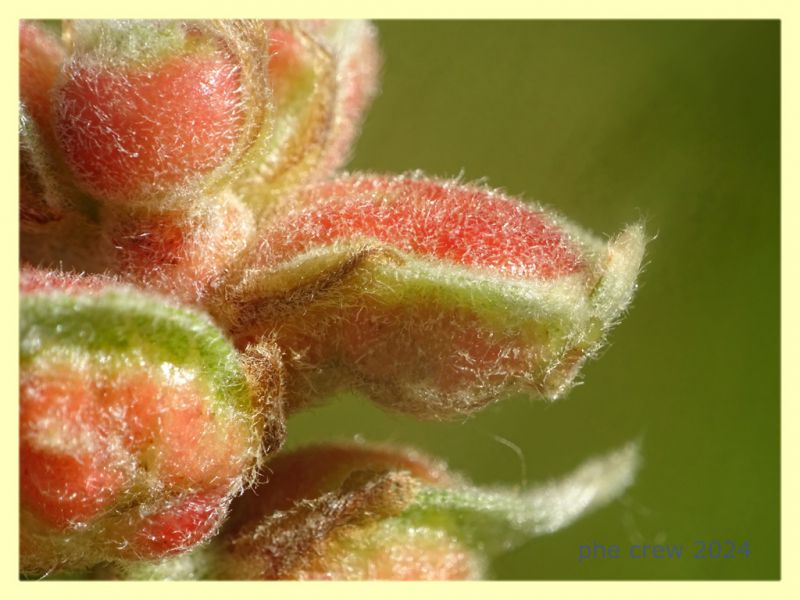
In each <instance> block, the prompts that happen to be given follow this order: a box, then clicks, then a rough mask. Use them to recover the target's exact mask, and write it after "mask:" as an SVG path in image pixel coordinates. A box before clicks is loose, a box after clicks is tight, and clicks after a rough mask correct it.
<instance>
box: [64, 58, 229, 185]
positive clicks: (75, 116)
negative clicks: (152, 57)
mask: <svg viewBox="0 0 800 600" xmlns="http://www.w3.org/2000/svg"><path fill="white" fill-rule="evenodd" d="M58 104H59V110H58V122H57V133H58V137H59V140H60V143H61V146H62V148H63V150H64V153H65V155H66V158H67V161H68V162H69V164H70V166H71V168H72V170H73V172H74V173H75V174H76V175H77V177H78V178H79V179H80V180H81V181H82V182H83V184H84V185H85V186H86V187H87V188H88V190H89V191H91V192H92V193H96V194H99V195H103V196H106V197H109V198H115V199H120V198H122V199H131V198H130V197H131V196H132V195H135V194H137V193H152V192H158V191H161V190H163V188H164V186H165V185H176V184H181V183H185V182H186V181H188V180H189V179H192V178H194V177H196V176H197V175H198V174H203V173H207V172H209V171H210V170H212V169H213V168H215V167H216V166H218V165H219V164H220V163H221V162H222V161H223V160H224V159H225V157H226V156H227V155H228V154H229V152H230V151H231V149H232V148H233V146H234V144H235V143H236V140H237V139H238V134H239V131H240V128H241V124H242V121H243V118H244V115H243V107H242V105H241V97H240V69H239V67H238V66H237V65H236V64H234V63H232V62H231V60H229V59H228V58H227V57H224V56H221V55H210V56H179V57H175V58H170V59H168V60H167V61H166V62H163V63H161V64H159V65H158V66H157V67H152V68H150V69H148V70H136V69H135V68H129V69H127V70H126V69H120V70H117V71H114V70H111V69H110V68H96V67H95V68H90V67H83V66H75V67H73V68H72V69H71V70H70V71H68V73H67V81H66V83H65V84H64V86H63V87H62V89H61V90H60V93H59V96H58Z"/></svg>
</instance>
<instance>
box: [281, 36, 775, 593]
mask: <svg viewBox="0 0 800 600" xmlns="http://www.w3.org/2000/svg"><path fill="white" fill-rule="evenodd" d="M378 26H379V30H380V36H381V45H382V48H383V51H384V57H385V63H384V73H383V80H382V81H383V84H382V92H381V94H380V96H379V97H378V98H377V100H376V101H375V103H374V106H373V108H372V110H371V112H370V114H369V117H368V119H367V121H366V123H365V126H364V129H363V134H362V137H361V140H360V142H359V144H358V146H357V148H356V152H355V155H354V159H353V161H352V162H351V163H350V168H351V169H353V170H356V169H358V170H371V171H380V172H400V171H406V170H411V169H422V170H424V171H425V172H426V173H428V174H431V175H437V176H455V175H458V174H459V173H463V176H464V178H465V179H466V180H470V181H474V180H476V179H479V178H485V179H486V181H487V182H488V183H489V184H490V185H492V186H494V187H502V188H503V189H505V190H506V191H507V192H509V193H511V194H514V195H520V196H522V197H524V198H526V199H530V200H536V201H539V202H541V203H544V204H548V205H551V206H553V207H555V208H557V209H558V210H559V211H561V212H562V213H563V214H565V215H567V216H568V217H570V218H572V219H573V220H575V221H577V222H578V223H581V224H583V225H584V226H586V227H588V228H590V229H593V230H594V231H596V232H600V233H604V234H607V235H611V234H613V233H614V232H616V231H617V230H619V229H620V228H621V227H622V226H623V224H625V223H628V222H630V221H633V220H637V219H642V218H643V219H645V220H646V222H647V227H648V232H649V233H650V234H651V235H652V236H653V237H654V238H655V239H653V241H652V242H651V243H650V245H649V248H648V254H647V265H646V268H645V270H644V272H643V274H642V276H641V279H640V287H639V290H638V293H637V297H636V299H635V302H634V305H633V307H632V309H631V311H630V313H629V314H628V316H627V317H626V318H625V319H624V320H623V321H622V323H621V324H620V325H619V327H618V328H617V329H616V330H615V331H614V332H613V333H612V337H611V344H610V346H609V348H608V349H607V350H606V351H605V352H604V354H603V356H601V357H600V359H599V360H597V361H595V362H593V363H591V364H589V365H587V367H586V368H585V369H584V372H583V374H584V384H583V385H581V386H579V387H577V388H575V389H574V390H573V391H572V392H571V393H570V394H569V395H568V396H567V397H566V398H564V399H563V400H560V401H558V402H556V403H552V404H548V403H545V402H541V401H534V400H532V399H529V398H523V397H518V398H511V399H509V400H507V401H504V402H501V403H499V404H497V405H495V406H494V407H492V408H489V409H488V410H486V411H485V412H483V413H481V414H479V415H478V416H476V417H474V418H472V419H470V420H468V421H466V422H464V423H437V422H425V423H420V422H417V421H414V420H412V419H409V418H404V417H399V416H396V415H392V414H387V413H385V412H382V411H381V410H380V409H378V408H376V407H374V406H372V405H370V404H368V403H367V402H365V401H363V400H361V399H358V398H340V399H338V400H336V401H335V402H332V403H331V404H330V405H327V406H325V407H322V408H318V409H314V410H311V411H309V412H306V413H303V414H301V415H299V416H297V417H295V418H293V420H292V421H291V422H290V424H289V436H290V440H289V442H290V445H292V446H294V445H297V444H300V443H304V442H307V441H311V440H320V439H331V438H350V437H352V436H356V435H358V436H362V437H363V438H364V439H367V440H390V441H394V442H400V443H409V444H413V445H415V446H417V447H419V448H422V449H424V450H427V451H429V452H431V453H434V454H436V455H439V456H442V457H444V458H446V459H447V460H448V461H449V463H450V465H451V466H452V467H453V468H454V469H457V470H459V471H461V472H463V473H465V474H467V475H468V476H470V477H471V478H472V479H473V480H475V481H476V482H479V483H487V484H489V483H491V484H495V483H501V484H508V485H519V484H521V483H524V482H525V481H523V477H524V479H525V480H526V481H527V482H528V483H535V482H538V481H541V480H543V479H547V478H549V477H555V476H557V475H559V474H563V473H566V472H567V471H569V470H570V469H572V468H573V467H575V466H576V465H577V464H578V463H579V462H581V461H582V460H583V459H585V458H587V457H589V456H590V455H593V454H596V453H599V452H604V451H607V450H609V449H611V448H613V447H616V446H619V445H621V444H622V443H624V442H626V441H627V440H630V439H633V438H636V437H639V436H641V437H642V439H643V454H644V466H643V469H642V471H641V472H640V474H639V477H638V478H637V481H636V483H635V485H634V486H633V488H632V489H631V490H630V491H629V492H628V493H627V494H626V495H625V496H624V498H623V499H621V500H619V501H617V502H615V503H614V504H613V505H611V506H608V507H606V508H604V509H601V510H599V511H597V512H595V513H593V514H591V515H590V516H588V517H586V518H584V519H582V520H581V521H579V522H577V523H575V524H574V525H572V526H571V527H570V528H568V529H566V530H564V531H561V532H558V533H556V534H554V535H551V536H549V537H543V538H539V539H537V540H534V541H532V542H530V543H528V544H527V545H525V546H523V547H521V548H519V549H517V550H516V551H514V552H512V553H510V554H508V555H506V556H504V557H503V558H502V559H500V560H497V561H496V562H495V563H494V565H493V576H494V577H495V578H498V579H751V578H758V579H775V578H778V577H779V576H780V555H779V532H780V521H779V518H780V512H779V484H780V481H779V466H780V463H779V443H780V440H779V432H780V428H779V417H780V413H779V211H780V200H779V189H780V188H779V175H780V172H779V143H780V138H779V127H780V117H779V108H780V105H779V102H780V94H779V92H780V76H779V75H780V68H779V64H780V63H779V57H780V25H779V23H778V22H777V21H760V22H759V21H749V22H748V21H727V22H725V21H716V22H715V21H696V22H681V21H671V22H670V21H664V22H657V21H653V22H647V21H642V22H636V21H627V22H625V21H623V22H615V21H593V22H590V21H587V22H582V21H572V22H569V21H566V22H563V21H562V22H560V21H512V22H506V21H489V22H475V21H473V22H465V21H450V22H447V21H444V22H431V21H428V22H425V21H416V22H403V21H391V22H380V23H379V24H378ZM500 439H503V440H507V441H508V442H511V443H513V444H516V445H517V446H519V448H520V449H521V451H522V454H523V455H524V464H523V461H521V460H520V459H519V458H518V457H517V455H516V454H515V453H514V452H513V451H512V450H511V449H509V447H507V446H506V445H504V444H503V443H501V442H500V441H499V440H500ZM695 540H706V541H711V540H721V541H724V540H733V541H735V542H737V543H744V542H745V541H747V542H749V547H750V556H749V557H746V558H745V557H743V556H737V557H736V558H735V559H724V558H717V559H712V558H706V559H695V558H692V556H693V555H694V551H695V545H694V541H695ZM594 542H597V543H601V544H617V545H620V546H622V547H623V548H625V547H628V546H630V545H631V544H656V543H662V544H683V545H684V546H685V547H686V550H685V552H688V555H684V556H683V557H682V558H681V559H662V560H658V559H653V558H648V559H641V560H634V559H630V558H627V559H626V558H622V559H618V560H611V559H606V560H601V559H596V560H588V561H583V562H579V561H578V547H579V546H580V545H582V544H592V543H594Z"/></svg>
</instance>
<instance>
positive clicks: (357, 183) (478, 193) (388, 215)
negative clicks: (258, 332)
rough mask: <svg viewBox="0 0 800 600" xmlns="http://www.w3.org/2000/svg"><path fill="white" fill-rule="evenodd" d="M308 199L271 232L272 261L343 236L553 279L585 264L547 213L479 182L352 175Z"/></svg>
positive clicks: (269, 256)
mask: <svg viewBox="0 0 800 600" xmlns="http://www.w3.org/2000/svg"><path fill="white" fill-rule="evenodd" d="M301 201H306V202H313V204H311V206H310V207H309V208H307V209H304V210H301V211H299V212H298V213H296V214H293V215H292V216H290V217H289V218H287V219H286V220H284V221H283V222H281V223H279V224H278V225H276V226H275V227H273V228H272V229H271V231H270V232H269V233H268V234H267V237H266V240H265V243H264V246H263V248H264V249H265V251H266V253H267V254H266V259H267V260H268V261H270V262H280V261H282V260H286V259H288V258H291V257H292V256H294V255H296V254H298V253H300V252H303V251H305V250H308V249H310V248H313V247H315V246H320V245H323V244H329V243H331V242H333V241H336V240H341V239H347V240H357V239H359V238H366V239H375V240H378V241H380V242H383V243H386V244H390V245H392V246H394V247H397V248H399V249H401V250H403V251H406V252H411V253H415V254H420V255H423V256H429V257H435V258H438V259H442V260H446V261H450V262H453V263H456V264H459V265H464V266H469V267H480V268H486V269H490V270H493V271H498V272H501V273H503V274H504V275H507V276H510V277H518V278H538V279H550V278H554V277H558V276H561V275H567V274H570V273H574V272H577V271H579V270H580V269H581V268H582V266H583V265H582V262H581V259H580V257H579V255H578V253H577V249H575V248H574V247H573V246H572V245H571V244H570V243H569V240H568V239H567V238H566V236H565V235H564V234H563V232H562V231H561V230H560V229H559V228H558V227H557V226H556V225H553V224H551V223H550V222H549V221H548V219H547V217H546V215H545V214H544V213H542V212H539V211H536V210H533V209H531V208H529V207H528V206H526V205H525V204H523V203H521V202H519V201H516V200H513V199H510V198H508V197H505V196H501V195H499V194H492V193H489V192H486V191H483V190H479V189H475V188H469V187H465V186H456V185H454V184H453V185H450V184H443V183H440V182H435V181H425V180H416V179H403V178H397V179H381V178H348V179H343V180H338V181H334V182H330V183H325V184H322V185H319V186H316V187H313V188H309V189H308V190H307V191H306V192H305V194H304V196H303V198H302V199H301Z"/></svg>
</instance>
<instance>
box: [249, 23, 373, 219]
mask: <svg viewBox="0 0 800 600" xmlns="http://www.w3.org/2000/svg"><path fill="white" fill-rule="evenodd" d="M269 26H270V33H269V36H270V65H269V72H270V85H271V88H272V92H273V98H272V99H273V106H274V128H273V136H272V140H271V142H270V144H269V148H268V150H267V152H266V154H265V155H264V156H263V157H262V160H261V161H259V162H255V163H253V164H252V165H251V167H250V168H249V170H248V171H247V173H246V174H245V175H244V176H243V177H242V178H240V180H239V181H238V182H237V183H236V185H235V188H236V189H237V191H238V192H239V193H240V194H241V195H242V196H243V197H244V198H246V199H249V200H250V202H251V203H252V204H253V205H254V206H259V205H260V206H259V208H262V209H266V211H267V214H270V212H271V210H272V209H273V208H274V204H275V202H276V200H277V194H278V193H285V191H286V189H288V188H290V187H291V186H293V185H298V184H303V183H309V182H311V181H315V180H317V179H322V178H325V177H328V176H330V175H331V174H332V173H333V172H334V171H335V170H336V169H337V168H338V167H340V166H341V165H342V163H344V161H345V160H346V159H347V158H348V157H349V153H350V149H351V147H352V144H353V142H354V141H355V137H356V135H357V134H358V130H359V127H360V124H361V121H362V118H363V115H364V112H365V111H366V108H367V107H368V105H369V103H370V102H371V100H372V98H373V97H374V95H375V93H376V90H377V78H378V65H379V62H380V61H379V54H380V53H379V51H378V46H377V41H376V36H375V30H374V27H373V26H372V25H371V24H370V23H368V22H366V21H275V22H271V23H269ZM266 198H270V199H271V205H267V206H264V203H265V199H266Z"/></svg>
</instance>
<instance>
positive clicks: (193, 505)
mask: <svg viewBox="0 0 800 600" xmlns="http://www.w3.org/2000/svg"><path fill="white" fill-rule="evenodd" d="M263 348H264V347H262V351H261V353H260V362H261V366H262V368H263V367H264V366H265V365H266V364H268V363H269V362H270V361H272V369H273V370H274V371H276V372H277V373H280V364H279V356H278V354H277V353H275V352H273V353H272V354H270V353H269V352H268V351H264V350H263ZM250 367H251V365H248V364H247V363H246V361H243V360H242V359H241V357H240V356H239V354H238V353H237V352H236V351H235V350H234V348H233V347H232V346H231V345H230V343H229V342H228V341H227V340H226V339H225V337H224V336H223V334H222V333H221V332H220V331H219V330H218V329H217V328H216V327H215V326H214V325H213V324H212V323H211V322H210V321H209V320H208V318H207V317H204V316H203V315H201V314H199V313H196V312H194V311H192V310H189V309H187V308H183V307H180V306H177V305H174V304H172V303H170V302H168V301H167V300H165V299H164V298H162V297H159V296H154V295H150V294H144V293H142V292H139V291H136V290H134V289H132V288H129V287H126V286H122V285H119V284H117V283H116V282H114V281H113V280H110V279H109V278H106V277H102V276H94V277H79V276H75V275H71V274H67V273H49V272H44V271H37V270H33V269H24V270H23V272H22V275H21V298H20V495H21V513H20V518H21V525H20V530H21V551H20V561H21V565H20V567H21V570H22V571H23V572H25V573H36V572H46V571H49V570H52V569H61V568H67V569H76V568H83V567H89V566H92V565H94V564H97V563H100V562H103V561H109V560H123V561H124V560H141V559H147V558H149V559H154V558H159V557H162V556H169V555H173V554H176V553H179V552H183V551H186V550H188V549H189V548H191V547H193V546H194V545H196V544H198V543H200V542H202V541H205V540H207V539H208V538H209V536H211V535H212V534H213V533H214V532H215V531H216V530H217V528H218V527H219V525H220V523H221V521H222V519H223V517H224V516H225V515H226V514H227V508H228V505H229V504H230V501H231V499H232V498H233V497H234V496H235V495H237V494H238V493H239V492H240V491H241V490H242V489H243V488H244V486H245V485H246V484H248V483H249V482H250V481H252V480H253V478H254V476H255V469H256V468H257V466H258V464H260V462H261V460H262V459H263V450H262V448H263V447H264V446H271V450H274V449H275V446H277V445H278V444H279V441H280V440H277V439H275V437H274V436H275V434H276V433H280V428H276V427H275V423H274V422H272V419H273V418H274V417H273V416H272V415H270V414H265V413H268V411H269V409H270V408H271V406H272V404H273V403H274V402H275V399H276V398H277V397H278V396H279V394H280V389H279V384H280V378H279V377H273V378H272V379H270V378H268V377H263V376H262V377H256V376H254V373H253V372H252V371H251V368H250ZM267 382H271V384H272V385H273V387H272V388H269V387H266V386H265V385H263V384H265V383H267ZM281 425H282V424H281ZM265 427H267V428H268V429H267V433H268V435H269V436H272V437H271V438H270V439H267V440H264V439H262V436H264V434H265Z"/></svg>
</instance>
